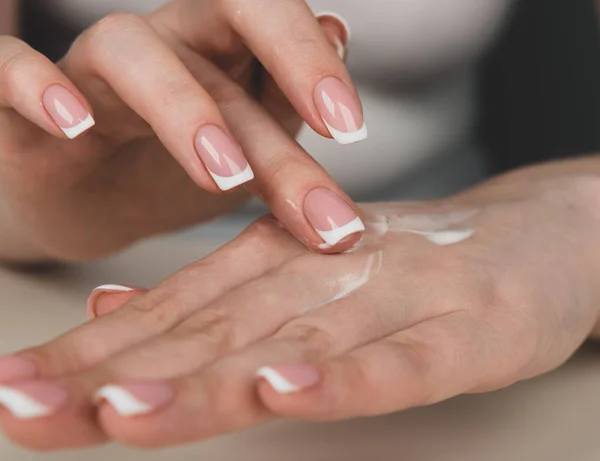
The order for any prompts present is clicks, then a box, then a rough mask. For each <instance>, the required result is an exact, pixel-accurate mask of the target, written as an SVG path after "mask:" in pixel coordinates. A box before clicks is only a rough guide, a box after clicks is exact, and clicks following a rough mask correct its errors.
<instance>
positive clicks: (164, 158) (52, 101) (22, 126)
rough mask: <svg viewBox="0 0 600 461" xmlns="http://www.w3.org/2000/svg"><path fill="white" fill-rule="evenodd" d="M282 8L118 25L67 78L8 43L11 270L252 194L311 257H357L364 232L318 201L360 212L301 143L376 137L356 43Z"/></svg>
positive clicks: (76, 60)
mask: <svg viewBox="0 0 600 461" xmlns="http://www.w3.org/2000/svg"><path fill="white" fill-rule="evenodd" d="M276 3H277V4H280V2H264V1H246V0H244V1H243V2H233V1H225V0H223V1H198V0H194V1H187V0H179V1H175V2H171V3H169V4H168V5H167V6H166V7H164V8H163V9H161V10H159V11H156V12H154V13H152V14H150V15H148V16H136V15H132V14H113V15H110V16H108V17H106V18H104V19H102V20H101V21H100V22H98V23H97V24H95V25H94V26H92V27H91V28H89V29H88V30H86V31H85V32H84V33H83V34H82V35H81V36H80V37H79V38H78V39H77V40H76V42H75V43H74V44H73V46H72V47H71V49H70V50H69V52H68V54H67V55H66V56H65V57H64V59H62V60H61V61H60V62H59V63H58V64H57V65H55V64H53V63H51V62H50V61H48V60H47V59H46V58H44V57H43V56H41V55H40V54H39V53H37V52H36V51H34V50H32V49H31V48H29V47H28V46H27V45H26V44H25V43H23V42H21V41H19V40H17V39H16V38H13V37H0V131H1V132H2V133H4V136H2V137H1V139H0V164H1V165H2V168H0V188H1V189H0V217H1V218H2V219H1V220H0V258H1V259H5V260H7V259H8V260H12V259H14V260H18V261H23V260H39V259H45V258H55V259H62V260H81V259H89V258H94V257H98V256H104V255H106V254H107V253H110V252H113V251H116V250H118V249H120V248H122V247H124V246H126V245H128V244H130V243H131V242H133V241H135V240H137V239H139V238H142V237H145V236H148V235H153V234H156V233H162V232H166V231H170V230H173V229H177V228H180V227H183V226H187V225H191V224H194V223H197V222H201V221H205V220H207V219H210V218H212V217H214V216H216V215H219V214H223V213H225V212H227V211H230V210H232V209H233V208H235V207H237V206H239V205H240V204H241V203H243V202H244V201H245V200H246V198H247V194H246V193H245V191H244V190H241V191H237V192H234V193H233V194H230V195H226V196H222V195H212V194H218V193H220V192H223V191H229V190H233V189H236V188H237V187H238V186H240V185H242V184H244V185H246V186H247V189H248V190H249V191H250V192H251V193H253V194H254V195H257V196H258V197H260V198H261V199H263V200H264V201H265V203H266V204H267V205H268V206H269V207H270V209H271V210H272V212H273V213H274V214H275V215H276V216H277V218H278V219H279V220H280V222H281V223H282V224H283V225H284V226H285V227H286V228H287V229H288V230H290V232H292V233H293V234H294V235H295V236H296V237H297V238H298V239H300V240H301V241H302V242H303V243H305V244H306V246H307V247H309V248H311V249H312V250H316V251H321V252H322V251H332V252H335V251H341V250H343V249H345V248H348V247H349V246H351V245H352V244H353V243H354V242H355V241H356V240H357V237H356V236H351V234H354V233H357V232H358V233H359V232H361V231H362V230H363V226H362V223H361V222H360V220H358V221H355V222H353V224H352V226H349V227H344V225H345V224H347V223H341V222H338V221H336V220H334V221H329V217H328V216H326V215H324V214H323V213H322V210H321V209H320V208H319V207H318V206H314V202H315V201H314V199H313V200H311V199H310V192H311V191H312V190H314V189H318V188H324V189H327V190H329V191H331V192H332V193H333V194H335V195H336V196H337V197H338V199H337V200H338V201H339V206H340V207H341V206H344V207H346V208H347V209H352V208H354V209H355V206H354V204H353V203H352V202H351V200H350V199H349V198H348V197H347V196H346V195H345V194H344V193H343V192H342V191H341V190H340V189H339V187H338V186H337V185H336V184H335V183H334V181H333V180H332V178H331V177H330V176H329V175H328V174H327V173H326V172H325V171H324V170H323V169H322V168H321V167H320V166H319V165H318V164H317V163H316V162H314V160H312V158H311V157H310V156H309V155H307V153H306V152H304V151H303V150H302V149H301V148H300V147H299V146H298V144H297V143H296V142H295V141H294V139H293V136H294V135H295V134H296V132H297V130H298V128H299V127H300V123H301V121H302V118H304V119H305V120H306V121H307V122H309V123H310V124H311V125H312V126H313V127H314V128H315V129H316V130H317V131H319V132H320V133H321V134H323V135H328V131H327V126H326V124H325V122H326V121H328V123H329V125H330V126H332V127H337V128H336V130H337V131H336V130H333V129H332V130H331V132H332V133H338V132H339V133H341V134H339V135H337V137H338V139H340V140H341V141H342V142H346V141H350V140H358V135H357V134H356V133H352V132H351V129H354V128H356V129H357V130H358V129H359V128H361V130H359V131H360V133H364V130H362V127H363V126H364V121H363V120H362V109H361V107H360V102H359V100H358V97H357V96H356V93H355V90H354V87H353V85H352V82H351V80H350V77H349V76H348V73H347V71H346V68H345V65H344V62H343V59H342V58H343V55H344V54H345V48H346V45H347V31H346V29H345V26H344V24H343V22H341V21H340V20H339V19H336V18H335V17H333V16H325V17H322V18H320V19H317V18H315V16H314V14H313V13H312V12H311V11H310V10H309V9H308V7H307V6H306V5H305V4H304V2H303V1H289V2H287V3H289V5H288V6H286V8H284V9H281V8H275V4H276ZM269 4H270V5H269ZM267 12H269V14H267ZM264 15H267V16H268V17H267V18H264V17H263V16H264ZM260 18H262V19H260ZM259 19H260V20H259ZM274 40H275V42H274ZM273 43H277V46H273ZM258 62H260V63H261V64H262V65H263V66H264V67H263V68H261V67H260V66H259V65H258ZM290 102H291V104H290ZM296 110H297V111H298V112H299V113H300V115H301V117H302V118H300V116H298V113H297V112H296ZM323 111H325V112H323ZM344 124H345V125H344ZM342 125H344V126H342ZM344 130H346V131H344ZM348 130H350V131H348ZM84 132H87V134H86V135H85V136H80V135H82V134H83V133H84ZM353 136H354V137H353ZM352 137H353V138H352ZM70 138H77V139H70ZM351 138H352V139H351ZM253 178H254V179H253ZM311 203H313V205H311ZM354 215H356V209H355V211H354ZM319 226H320V227H319ZM334 227H335V229H336V231H335V232H333V233H332V232H331V231H333V230H334ZM337 229H341V230H337ZM346 237H349V238H348V239H346V241H344V242H342V240H344V239H345V238H346Z"/></svg>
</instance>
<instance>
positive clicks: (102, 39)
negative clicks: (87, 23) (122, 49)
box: [76, 12, 147, 59]
mask: <svg viewBox="0 0 600 461" xmlns="http://www.w3.org/2000/svg"><path fill="white" fill-rule="evenodd" d="M146 25H147V23H146V21H145V20H144V19H143V18H142V17H140V16H137V15H135V14H133V13H122V12H119V13H110V14H109V15H107V16H105V17H103V18H102V19H100V21H98V22H97V23H96V24H94V25H93V26H92V27H90V28H89V29H88V30H87V31H86V32H85V33H84V34H83V35H81V36H80V38H79V39H78V40H77V42H76V44H77V45H79V46H81V47H83V48H84V50H85V51H89V52H90V54H89V55H88V58H90V59H94V58H97V59H99V58H103V57H104V55H103V54H99V53H100V52H102V51H104V50H109V49H113V48H115V47H117V46H121V45H120V43H121V39H120V38H122V37H123V35H125V34H129V33H131V32H132V31H134V30H137V29H139V28H141V27H145V26H146ZM98 54H99V55H98ZM96 55H98V56H96Z"/></svg>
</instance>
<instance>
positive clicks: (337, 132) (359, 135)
mask: <svg viewBox="0 0 600 461" xmlns="http://www.w3.org/2000/svg"><path fill="white" fill-rule="evenodd" d="M315 102H316V104H317V109H318V110H319V113H320V114H321V117H322V118H323V122H325V125H327V128H328V129H329V132H330V133H331V136H333V138H334V139H335V140H336V141H337V142H339V143H340V144H352V143H355V142H358V141H362V140H364V139H367V136H368V133H367V125H366V123H365V120H364V117H363V112H362V109H361V107H360V104H359V103H358V101H357V100H356V98H355V96H354V95H353V94H352V93H351V92H350V90H349V89H348V87H347V86H346V85H345V84H344V83H342V81H341V80H339V79H337V78H335V77H327V78H325V79H323V80H321V82H320V83H319V84H318V85H317V87H316V88H315Z"/></svg>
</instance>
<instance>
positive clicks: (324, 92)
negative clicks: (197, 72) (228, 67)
mask: <svg viewBox="0 0 600 461" xmlns="http://www.w3.org/2000/svg"><path fill="white" fill-rule="evenodd" d="M328 15H329V16H333V17H336V16H337V15H331V14H328ZM156 16H160V17H161V20H162V21H164V22H165V23H166V24H167V25H169V26H170V28H171V29H173V30H174V31H176V33H177V35H179V36H180V37H181V38H182V39H183V40H184V41H185V42H186V43H188V44H189V45H191V46H192V47H194V48H195V49H197V50H199V51H201V52H203V53H213V54H214V53H223V51H225V52H232V53H233V52H234V51H235V50H237V49H239V48H241V47H243V45H246V46H247V47H248V48H249V49H250V50H251V51H252V52H253V53H254V55H256V57H257V58H258V59H259V60H260V62H261V63H262V65H263V66H264V67H265V68H266V69H267V71H268V72H269V74H271V75H272V76H273V78H274V79H275V81H276V82H277V84H278V86H279V87H280V88H281V90H282V92H283V93H284V94H285V95H286V97H287V98H288V99H289V101H290V102H291V103H292V105H293V106H294V107H295V108H296V110H297V111H298V113H299V114H300V116H301V117H302V118H303V119H304V120H305V121H306V122H307V123H308V124H309V125H310V126H311V127H312V128H313V129H314V130H315V131H316V132H318V133H320V134H321V135H323V136H331V137H333V138H334V139H335V140H336V141H338V142H339V143H340V144H351V143H354V142H358V141H362V140H364V139H366V138H367V127H366V123H365V120H364V116H363V110H362V105H361V102H360V99H359V97H358V94H357V91H356V88H355V86H354V83H353V82H352V79H351V78H350V75H349V73H348V71H347V69H346V66H345V64H344V62H343V58H342V57H340V56H339V54H338V52H336V49H334V48H332V47H331V45H330V40H329V39H328V37H327V35H326V32H325V31H324V30H323V28H322V27H321V25H320V24H319V22H318V20H317V18H316V17H315V15H314V14H313V12H312V11H311V10H310V8H309V7H308V5H307V4H306V2H305V1H304V0H260V1H257V0H212V1H211V2H209V4H208V6H207V4H206V3H205V2H198V1H195V0H181V1H179V2H173V3H171V4H169V5H167V6H166V7H165V8H164V9H163V10H161V11H160V12H159V13H157V15H156ZM156 16H155V17H156ZM337 17H339V16H337ZM199 21H202V24H201V26H202V27H199V25H200V24H199ZM341 22H342V23H343V24H345V21H343V20H342V21H341ZM346 35H348V34H346ZM346 38H347V37H346Z"/></svg>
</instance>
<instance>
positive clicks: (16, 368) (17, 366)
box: [0, 355, 37, 383]
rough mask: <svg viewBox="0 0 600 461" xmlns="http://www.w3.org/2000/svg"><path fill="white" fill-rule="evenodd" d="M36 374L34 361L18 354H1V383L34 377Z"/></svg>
mask: <svg viewBox="0 0 600 461" xmlns="http://www.w3.org/2000/svg"><path fill="white" fill-rule="evenodd" d="M36 374H37V366H36V365H35V363H34V362H33V361H31V360H28V359H25V358H23V357H19V356H17V355H6V356H0V383H8V382H11V381H24V380H27V379H33V378H35V376H36Z"/></svg>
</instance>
